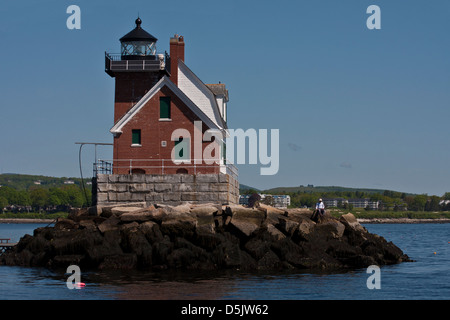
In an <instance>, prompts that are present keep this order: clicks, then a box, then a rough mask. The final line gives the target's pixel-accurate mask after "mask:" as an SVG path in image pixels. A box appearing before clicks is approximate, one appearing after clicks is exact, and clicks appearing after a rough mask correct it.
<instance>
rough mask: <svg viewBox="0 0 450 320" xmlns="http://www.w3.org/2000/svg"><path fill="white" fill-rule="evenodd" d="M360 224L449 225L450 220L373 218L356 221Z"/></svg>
mask: <svg viewBox="0 0 450 320" xmlns="http://www.w3.org/2000/svg"><path fill="white" fill-rule="evenodd" d="M356 220H357V221H358V222H359V223H360V224H382V223H401V224H407V223H409V224H413V223H450V219H445V218H440V219H411V218H373V219H361V218H357V219H356Z"/></svg>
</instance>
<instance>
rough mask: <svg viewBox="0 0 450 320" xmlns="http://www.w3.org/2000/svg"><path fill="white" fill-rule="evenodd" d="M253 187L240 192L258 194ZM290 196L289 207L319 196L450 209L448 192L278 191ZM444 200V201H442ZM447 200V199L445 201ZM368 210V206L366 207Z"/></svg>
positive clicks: (383, 206)
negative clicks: (436, 193) (439, 193)
mask: <svg viewBox="0 0 450 320" xmlns="http://www.w3.org/2000/svg"><path fill="white" fill-rule="evenodd" d="M258 193H268V192H264V191H262V192H257V191H256V190H254V189H246V190H242V192H241V194H250V195H252V194H258ZM278 194H286V195H289V196H290V197H291V207H293V208H301V207H308V208H310V207H314V206H315V204H316V203H317V200H318V199H319V198H344V199H352V198H355V199H370V201H381V205H380V206H379V210H394V211H397V210H409V211H450V192H446V193H445V194H444V195H443V196H441V197H439V196H429V195H426V194H407V193H402V192H396V191H390V190H385V191H384V192H382V193H373V192H363V191H333V192H301V191H297V192H280V193H278ZM442 200H444V201H442ZM445 200H447V201H445ZM341 206H342V208H344V209H352V208H350V207H349V206H350V205H349V204H346V203H342V204H341ZM346 206H347V207H346ZM367 210H369V208H367Z"/></svg>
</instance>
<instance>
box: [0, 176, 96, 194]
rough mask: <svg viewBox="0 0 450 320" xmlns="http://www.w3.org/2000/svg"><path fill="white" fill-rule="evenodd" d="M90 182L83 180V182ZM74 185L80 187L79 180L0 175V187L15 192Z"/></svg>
mask: <svg viewBox="0 0 450 320" xmlns="http://www.w3.org/2000/svg"><path fill="white" fill-rule="evenodd" d="M88 181H90V180H89V179H84V182H85V183H86V182H88ZM72 182H73V184H75V185H78V186H81V179H80V178H67V177H61V178H56V177H47V176H37V175H27V174H15V173H4V174H0V186H4V187H11V188H14V189H16V190H28V189H29V188H30V187H32V186H41V187H44V188H52V187H61V186H63V185H65V184H72Z"/></svg>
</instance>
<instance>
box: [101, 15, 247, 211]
mask: <svg viewBox="0 0 450 320" xmlns="http://www.w3.org/2000/svg"><path fill="white" fill-rule="evenodd" d="M135 23H136V27H135V28H134V29H133V30H131V31H130V32H129V33H127V34H126V35H125V36H123V37H122V38H120V44H121V53H120V54H110V53H105V72H106V73H107V74H108V75H110V76H111V77H113V78H115V101H114V125H113V127H112V128H111V130H110V132H111V133H112V134H113V136H114V150H113V160H112V172H109V171H108V174H109V175H110V176H109V177H105V174H103V175H102V174H99V175H98V183H99V188H98V194H99V195H98V199H99V203H102V202H103V203H108V202H117V201H129V200H136V199H140V200H143V199H145V200H146V201H151V200H152V199H153V200H155V201H156V200H157V198H158V197H160V196H161V194H159V193H158V194H157V192H159V191H161V190H165V189H167V190H165V191H164V199H163V200H169V199H170V201H175V202H177V201H183V200H186V201H195V202H201V201H211V200H214V199H216V197H217V200H219V194H218V193H217V192H219V193H222V194H221V195H220V197H221V199H226V201H225V200H223V201H225V202H237V200H236V199H237V198H236V196H238V188H239V184H238V182H237V170H236V168H234V166H232V165H231V164H229V163H226V161H225V152H224V151H225V137H226V135H227V121H226V119H227V116H226V114H227V102H228V90H227V89H226V88H225V85H224V84H222V83H219V84H205V83H203V82H202V81H201V80H200V78H199V77H198V76H197V75H196V74H195V73H194V72H192V71H191V70H190V69H189V68H188V67H187V65H186V64H185V61H184V60H185V41H184V38H183V37H182V36H178V35H175V36H174V37H172V38H170V55H169V54H167V53H164V54H158V53H157V51H156V42H157V39H156V38H155V37H154V36H153V35H151V34H150V33H148V32H147V31H145V30H144V29H143V28H142V26H141V25H142V20H141V19H140V18H138V19H136V21H135ZM105 179H106V180H105ZM105 181H107V184H108V185H107V187H105V188H107V189H102V188H103V187H102V183H105ZM119 181H120V182H124V181H128V182H130V183H131V182H133V184H132V185H130V186H124V185H121V186H118V187H117V188H116V187H115V186H114V185H113V184H112V183H114V182H119ZM161 181H162V182H166V184H164V185H163V186H156V184H155V183H156V182H161ZM183 181H184V182H185V183H187V184H189V185H187V184H183ZM136 182H139V183H144V184H145V183H146V185H144V186H140V187H138V188H137V187H136ZM170 182H173V184H171V183H170ZM199 183H200V184H202V183H206V184H203V185H199ZM216 183H217V184H218V185H215V184H216ZM191 184H192V185H191ZM223 184H225V185H223ZM138 189H139V190H141V191H137V193H136V194H134V193H133V194H132V195H131V194H128V193H127V192H128V191H130V190H138ZM115 190H121V192H120V191H117V192H116V191H115ZM147 191H148V192H149V193H148V194H144V193H145V192H147ZM152 191H153V193H152ZM205 191H206V192H210V194H209V196H208V197H206V196H205V195H204V193H205ZM115 192H116V193H115ZM110 193H111V194H110ZM119 198H120V199H119ZM202 199H203V200H202ZM223 201H222V202H223Z"/></svg>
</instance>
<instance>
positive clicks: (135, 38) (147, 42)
mask: <svg viewBox="0 0 450 320" xmlns="http://www.w3.org/2000/svg"><path fill="white" fill-rule="evenodd" d="M141 24H142V20H141V19H140V18H137V19H136V28H134V29H133V30H132V31H130V32H129V33H127V34H126V35H124V36H123V37H122V38H120V43H121V56H122V60H154V59H156V41H158V39H156V38H155V37H154V36H152V35H151V34H150V33H148V32H147V31H145V30H144V29H142V28H141Z"/></svg>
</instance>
